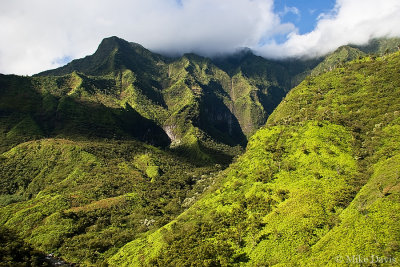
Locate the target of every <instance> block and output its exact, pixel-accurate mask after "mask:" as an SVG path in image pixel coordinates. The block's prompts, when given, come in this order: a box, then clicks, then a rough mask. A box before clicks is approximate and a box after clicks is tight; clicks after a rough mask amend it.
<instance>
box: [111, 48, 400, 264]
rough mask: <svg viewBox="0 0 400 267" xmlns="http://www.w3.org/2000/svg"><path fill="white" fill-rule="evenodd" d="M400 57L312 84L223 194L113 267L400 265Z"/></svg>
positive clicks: (254, 142)
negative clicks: (381, 263)
mask: <svg viewBox="0 0 400 267" xmlns="http://www.w3.org/2000/svg"><path fill="white" fill-rule="evenodd" d="M399 69H400V54H399V53H395V54H391V55H387V56H385V57H381V58H376V59H374V58H369V57H367V58H363V59H361V60H357V61H353V62H351V63H348V64H345V65H344V66H343V67H340V68H336V69H334V70H332V71H330V72H326V73H324V74H322V75H319V76H315V77H308V78H307V79H306V80H305V81H304V82H302V83H301V84H300V85H299V86H298V87H296V88H295V89H293V90H292V91H291V92H290V93H289V94H288V95H287V97H286V98H285V100H284V101H283V102H282V103H281V104H280V105H279V106H278V108H277V109H276V110H275V111H274V112H273V114H272V115H271V116H270V117H269V119H268V123H267V125H266V126H265V127H264V128H262V129H261V130H259V131H257V133H256V134H255V135H254V136H252V137H251V139H250V142H249V144H248V146H247V149H246V152H245V154H244V155H242V156H241V157H240V158H239V159H238V160H237V161H236V162H235V163H234V164H232V165H231V166H230V167H229V168H228V169H227V170H225V171H224V172H223V173H222V174H221V175H220V176H219V182H218V183H216V185H215V187H214V189H213V190H210V192H209V193H208V194H207V195H206V196H204V197H203V198H202V199H201V200H199V201H198V202H197V203H196V204H195V205H194V206H192V207H191V208H190V209H188V210H187V211H186V212H184V213H183V214H181V215H180V216H179V217H178V218H177V219H176V220H174V221H172V222H171V223H169V224H167V225H166V226H164V227H162V228H160V229H159V230H157V231H156V232H154V233H152V234H148V235H145V236H143V237H141V238H138V239H136V240H134V241H132V242H130V243H128V244H127V245H125V246H124V247H123V248H121V249H120V250H119V252H118V253H117V254H116V255H114V256H113V257H112V258H111V259H110V260H109V263H110V265H111V266H184V265H189V264H190V265H194V266H235V265H238V266H239V265H243V266H269V265H278V266H293V265H300V266H325V265H326V266H342V265H351V264H357V263H358V262H357V259H358V257H361V258H362V259H363V258H368V260H367V261H368V262H367V263H366V264H367V265H374V264H379V262H381V261H382V262H387V263H391V264H393V263H398V262H397V261H396V259H398V258H399V256H400V254H399V249H398V248H399V242H400V235H399V233H400V223H399V219H400V218H399V215H398V214H399V213H398V211H399V208H400V206H399V203H400V202H399V200H400V188H399V184H400V176H399V172H398V168H399V163H400V161H399V159H400V158H399V149H400V145H399V144H400V136H399V134H398V133H399V131H398V130H399V127H400V117H399V115H400V104H399V102H398V99H399V97H400V90H399V88H400V79H398V77H399Z"/></svg>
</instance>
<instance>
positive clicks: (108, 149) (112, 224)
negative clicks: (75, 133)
mask: <svg viewBox="0 0 400 267" xmlns="http://www.w3.org/2000/svg"><path fill="white" fill-rule="evenodd" d="M0 164H1V166H2V167H1V169H0V177H1V186H0V187H1V192H0V193H1V195H0V218H1V219H0V224H1V225H3V226H4V227H7V228H9V229H12V230H14V231H17V232H18V234H19V236H20V237H21V238H24V239H25V241H26V242H28V243H29V244H31V245H32V246H33V247H34V248H36V249H39V250H41V251H45V252H47V253H49V252H52V253H55V254H56V255H62V257H63V258H65V259H67V260H68V261H69V262H78V263H80V264H84V265H93V264H95V265H97V264H100V263H101V262H102V261H103V260H104V259H106V258H108V257H110V256H112V255H113V254H114V253H116V252H117V251H118V248H119V247H121V246H123V245H124V244H126V243H127V242H129V241H130V240H132V239H135V238H136V237H137V236H138V235H140V234H141V233H144V232H146V231H151V230H154V229H157V228H159V227H161V226H162V225H164V224H166V223H168V222H169V221H170V220H172V219H173V218H175V217H176V216H177V215H179V214H180V213H181V212H182V211H183V210H184V209H186V208H187V207H189V206H190V205H192V204H193V203H194V202H195V201H196V200H197V198H198V197H199V196H200V195H201V194H202V192H203V191H204V190H205V189H206V188H207V187H208V186H209V184H211V183H212V181H213V177H214V175H215V174H214V173H215V172H216V171H218V167H214V166H207V167H196V166H194V165H193V164H192V163H190V162H188V161H187V160H186V159H184V158H182V157H178V156H175V155H173V154H171V153H170V152H165V151H162V150H160V149H157V148H154V147H152V146H149V145H145V144H143V143H140V142H137V141H121V140H119V141H110V140H109V141H107V142H105V141H104V140H103V141H101V140H99V141H95V140H86V141H71V140H66V139H42V140H39V141H30V142H25V143H22V144H20V145H18V146H16V147H14V148H12V149H11V150H9V151H7V152H6V153H3V154H2V155H1V157H0Z"/></svg>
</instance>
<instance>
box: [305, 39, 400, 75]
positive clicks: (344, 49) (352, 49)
mask: <svg viewBox="0 0 400 267" xmlns="http://www.w3.org/2000/svg"><path fill="white" fill-rule="evenodd" d="M399 46H400V38H379V39H373V40H371V41H370V42H369V43H368V44H366V45H362V46H360V45H344V46H341V47H339V48H338V49H336V50H335V51H334V52H332V53H330V54H328V55H326V56H325V57H324V58H323V60H322V61H321V62H320V63H319V64H318V65H317V66H316V67H315V68H314V69H313V70H312V72H311V75H313V76H316V75H318V74H321V73H324V72H327V71H331V70H332V69H334V68H336V67H340V66H341V65H343V64H344V63H346V62H349V61H351V60H355V59H358V58H362V57H365V56H366V55H374V56H375V57H376V56H383V55H385V54H388V53H393V52H395V51H397V50H399Z"/></svg>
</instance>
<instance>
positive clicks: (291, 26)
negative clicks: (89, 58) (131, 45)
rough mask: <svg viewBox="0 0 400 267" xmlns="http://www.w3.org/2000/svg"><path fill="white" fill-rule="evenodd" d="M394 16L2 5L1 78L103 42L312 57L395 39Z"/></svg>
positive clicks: (372, 3) (154, 1)
mask: <svg viewBox="0 0 400 267" xmlns="http://www.w3.org/2000/svg"><path fill="white" fill-rule="evenodd" d="M322 14H324V15H322ZM399 14H400V1H399V0H381V1H377V0H319V1H318V0H146V1H143V0H113V1H109V0H85V1H81V0H68V1H61V0H58V1H56V0H35V1H32V0H12V1H6V0H3V1H1V0H0V25H1V26H2V27H0V36H1V42H0V73H6V74H8V73H14V74H24V75H25V74H34V73H37V72H40V71H44V70H47V69H51V68H56V67H59V66H60V65H63V64H65V63H66V62H68V61H70V60H72V59H76V58H81V57H84V56H86V55H90V54H93V53H94V52H95V50H96V49H97V47H98V45H99V43H100V42H101V40H102V39H103V38H106V37H109V36H118V37H120V38H123V39H125V40H127V41H130V42H136V43H140V44H141V45H143V46H144V47H146V48H148V49H150V50H151V51H153V52H157V53H161V54H165V55H171V54H174V55H177V54H183V53H190V52H193V53H197V54H199V55H202V56H209V57H212V56H215V55H223V54H229V53H232V52H235V51H237V49H238V48H240V47H249V48H251V49H252V50H253V51H254V52H255V53H257V54H258V55H260V56H263V57H266V58H275V59H280V58H288V57H316V56H321V55H324V54H327V53H329V52H331V51H333V50H335V49H336V48H337V47H339V46H341V45H345V44H349V43H354V44H365V43H367V42H368V41H369V40H370V39H372V38H379V37H395V36H396V37H399V36H400V27H399V25H400V15H399Z"/></svg>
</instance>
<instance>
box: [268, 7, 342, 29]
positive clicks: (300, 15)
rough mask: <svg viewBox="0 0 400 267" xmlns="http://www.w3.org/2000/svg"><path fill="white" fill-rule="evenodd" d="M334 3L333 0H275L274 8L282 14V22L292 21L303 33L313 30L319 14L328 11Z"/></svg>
mask: <svg viewBox="0 0 400 267" xmlns="http://www.w3.org/2000/svg"><path fill="white" fill-rule="evenodd" d="M335 3H336V1H334V0H276V1H275V2H274V10H275V12H276V13H278V14H282V15H281V20H282V22H283V23H285V22H290V23H293V24H295V25H296V27H297V28H298V30H299V33H300V34H305V33H308V32H311V31H312V30H314V28H315V26H316V24H317V18H318V17H319V16H320V14H323V13H324V14H326V13H330V12H331V11H332V10H333V8H334V6H335Z"/></svg>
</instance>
